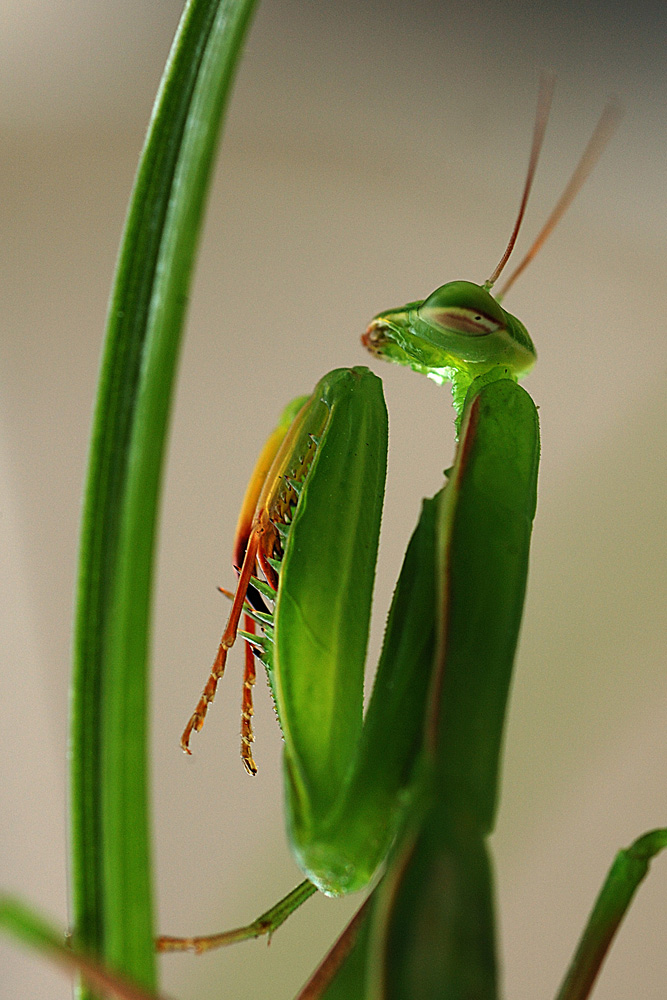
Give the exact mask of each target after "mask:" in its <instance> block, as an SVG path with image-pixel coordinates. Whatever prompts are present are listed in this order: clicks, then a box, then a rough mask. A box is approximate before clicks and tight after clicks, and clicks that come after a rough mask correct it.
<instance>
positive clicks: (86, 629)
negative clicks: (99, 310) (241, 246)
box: [71, 0, 254, 987]
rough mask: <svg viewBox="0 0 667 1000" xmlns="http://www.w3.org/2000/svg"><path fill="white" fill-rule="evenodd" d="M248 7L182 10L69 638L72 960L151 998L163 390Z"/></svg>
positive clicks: (104, 417)
mask: <svg viewBox="0 0 667 1000" xmlns="http://www.w3.org/2000/svg"><path fill="white" fill-rule="evenodd" d="M253 7H254V0H191V2H190V3H188V5H187V6H186V9H185V11H184V14H183V17H182V19H181V23H180V26H179V28H178V31H177V34H176V38H175V41H174V44H173V47H172V51H171V53H170V56H169V59H168V62H167V66H166V69H165V73H164V76H163V80H162V83H161V86H160V90H159V93H158V97H157V100H156V105H155V109H154V112H153V117H152V120H151V125H150V128H149V132H148V136H147V139H146V143H145V147H144V150H143V153H142V157H141V161H140V165H139V170H138V173H137V178H136V182H135V187H134V192H133V195H132V200H131V203H130V209H129V213H128V217H127V221H126V226H125V233H124V236H123V241H122V244H121V251H120V257H119V260H118V267H117V272H116V279H115V284H114V290H113V293H112V297H111V304H110V309H109V318H108V328H107V338H106V345H105V350H104V356H103V360H102V369H101V376H100V385H99V391H98V398H97V404H96V411H95V418H94V425H93V435H92V444H91V452H90V460H89V472H88V484H87V489H86V496H85V509H84V515H83V526H82V536H81V552H80V567H79V583H78V594H77V611H76V625H75V640H74V688H73V701H72V728H71V760H72V765H71V767H72V770H71V812H72V821H71V822H72V829H71V839H72V890H73V914H72V915H73V924H74V935H75V941H76V944H77V946H78V947H82V948H85V950H86V951H87V952H90V953H93V954H96V955H99V956H100V957H101V958H102V959H103V960H104V962H105V963H106V964H108V965H111V966H113V967H114V968H117V969H119V970H122V971H123V972H125V973H127V974H128V975H130V976H131V977H133V978H134V979H136V980H137V981H138V982H141V983H143V984H145V985H146V986H149V987H153V985H154V983H155V959H154V954H153V927H152V885H151V862H150V847H149V829H148V814H147V813H148V810H147V774H146V771H147V766H146V744H147V732H146V716H147V712H146V696H147V691H146V687H147V680H146V677H147V659H148V628H149V617H150V586H151V575H152V563H153V544H154V537H155V524H156V510H157V501H158V493H159V486H160V477H161V468H162V455H163V447H164V439H165V434H166V426H167V418H168V412H169V404H170V397H171V387H172V382H173V377H174V370H175V365H176V360H177V356H178V347H179V340H180V332H181V328H182V323H183V316H184V311H185V304H186V301H187V292H188V287H189V281H190V274H191V270H192V263H193V258H194V254H195V249H196V244H197V238H198V235H199V229H200V223H201V218H202V211H203V206H204V201H205V195H206V190H207V187H208V180H209V176H210V172H211V166H212V162H213V156H214V152H215V149H216V145H217V140H218V136H219V133H220V122H221V117H222V112H223V108H224V105H225V101H226V99H227V96H228V93H229V87H230V83H231V79H232V75H233V71H234V69H235V66H236V62H237V59H238V54H239V50H240V47H241V43H242V41H243V37H244V34H245V30H246V28H247V25H248V22H249V19H250V15H251V13H252V10H253Z"/></svg>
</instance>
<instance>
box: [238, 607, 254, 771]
mask: <svg viewBox="0 0 667 1000" xmlns="http://www.w3.org/2000/svg"><path fill="white" fill-rule="evenodd" d="M245 630H246V632H252V634H253V635H255V623H254V621H253V620H252V618H251V617H250V615H245ZM256 677H257V671H256V669H255V654H254V652H253V649H252V646H251V645H250V643H249V642H246V644H245V670H244V672H243V695H242V698H241V760H242V761H243V764H244V767H245V769H246V771H247V772H248V774H257V765H256V764H255V762H254V760H253V759H252V744H253V742H254V740H255V737H254V735H253V731H252V717H253V707H252V689H253V687H254V686H255V680H256Z"/></svg>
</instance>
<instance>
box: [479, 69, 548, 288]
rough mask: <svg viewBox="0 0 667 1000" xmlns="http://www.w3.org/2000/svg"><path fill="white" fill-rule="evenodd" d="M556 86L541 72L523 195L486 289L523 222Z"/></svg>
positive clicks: (512, 247) (492, 281)
mask: <svg viewBox="0 0 667 1000" xmlns="http://www.w3.org/2000/svg"><path fill="white" fill-rule="evenodd" d="M555 86H556V76H555V74H554V73H543V74H542V75H541V77H540V92H539V95H538V98H537V111H536V112H535V125H534V127H533V145H532V148H531V150H530V160H529V161H528V173H527V174H526V182H525V184H524V186H523V195H522V196H521V204H520V205H519V212H518V215H517V217H516V222H515V223H514V229H513V230H512V235H511V236H510V238H509V242H508V244H507V246H506V247H505V253H504V254H503V255H502V257H501V258H500V260H499V261H498V264H497V265H496V269H495V270H494V272H493V274H492V275H491V277H490V278H487V280H486V281H485V282H484V285H483V286H482V287H483V288H485V289H486V290H487V292H488V291H490V289H491V288H493V286H494V284H495V283H496V281H497V280H498V278H499V277H500V274H501V272H502V270H503V268H504V267H505V264H506V263H507V261H508V260H509V258H510V254H511V253H512V250H513V249H514V244H515V243H516V238H517V236H518V235H519V229H520V228H521V223H522V222H523V216H524V212H525V211H526V205H527V204H528V196H529V195H530V189H531V188H532V186H533V179H534V177H535V170H536V169H537V161H538V160H539V158H540V150H541V149H542V143H543V142H544V133H545V132H546V130H547V122H548V120H549V112H550V111H551V101H552V100H553V96H554V88H555Z"/></svg>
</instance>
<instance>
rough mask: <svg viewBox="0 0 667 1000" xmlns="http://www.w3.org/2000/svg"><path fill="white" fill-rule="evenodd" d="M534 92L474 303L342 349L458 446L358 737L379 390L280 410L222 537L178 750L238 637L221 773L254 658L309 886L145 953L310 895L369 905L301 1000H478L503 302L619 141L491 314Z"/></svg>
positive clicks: (447, 303) (516, 547)
mask: <svg viewBox="0 0 667 1000" xmlns="http://www.w3.org/2000/svg"><path fill="white" fill-rule="evenodd" d="M552 92H553V81H552V80H551V79H549V80H543V83H542V88H541V92H540V99H539V104H538V112H537V117H536V125H535V131H534V136H533V146H532V150H531V156H530V163H529V168H528V173H527V178H526V182H525V187H524V192H523V197H522V201H521V206H520V209H519V213H518V216H517V220H516V223H515V226H514V230H513V232H512V236H511V238H510V240H509V243H508V246H507V249H506V251H505V253H504V254H503V256H502V258H501V260H500V262H499V263H498V265H497V267H496V268H495V269H494V271H493V273H492V274H491V276H490V277H489V278H488V279H487V281H485V282H484V283H483V284H481V285H477V284H474V283H472V282H469V281H451V282H448V283H446V284H444V285H442V286H440V287H439V288H437V289H436V290H435V291H434V292H432V293H431V294H430V295H428V296H427V297H426V298H425V299H423V300H419V301H415V302H411V303H408V304H407V305H405V306H403V307H401V308H398V309H391V310H388V311H385V312H382V313H379V314H378V315H377V316H376V317H375V318H374V319H373V320H372V322H371V323H370V324H369V326H368V328H367V330H366V333H365V334H364V335H363V337H362V342H363V344H364V346H365V347H366V348H367V349H368V350H369V351H370V352H371V354H372V355H374V356H375V357H377V358H381V359H383V360H388V361H391V362H394V363H398V364H401V365H405V366H407V367H410V368H412V369H413V370H415V371H417V372H418V373H421V374H425V375H426V376H427V377H429V378H430V379H432V380H434V381H436V382H439V383H446V382H449V383H451V386H452V397H453V404H454V409H455V411H456V429H457V436H458V446H457V451H456V456H455V460H454V464H453V466H452V468H451V469H449V470H448V472H447V474H446V475H447V482H446V484H445V486H444V487H443V489H442V490H440V492H439V493H438V494H437V495H436V496H435V497H433V498H432V499H430V500H426V501H424V505H423V509H422V514H421V517H420V519H419V522H418V525H417V527H416V529H415V532H414V534H413V536H412V539H411V541H410V544H409V546H408V549H407V552H406V555H405V559H404V563H403V567H402V569H401V573H400V575H399V579H398V583H397V586H396V590H395V593H394V598H393V601H392V605H391V608H390V611H389V617H388V621H387V628H386V633H385V639H384V645H383V649H382V653H381V656H380V661H379V665H378V668H377V672H376V678H375V684H374V688H373V693H372V696H371V698H370V700H369V704H368V707H367V709H366V712H365V714H364V704H363V678H364V666H365V658H366V647H367V642H368V629H369V618H370V607H371V599H372V589H373V580H374V574H375V562H376V557H377V550H378V541H379V532H380V520H381V515H382V497H383V492H384V479H385V472H386V452H387V414H386V407H385V404H384V398H383V394H382V385H381V382H380V380H379V378H378V377H377V376H375V375H374V374H373V373H372V372H370V371H369V370H368V369H366V368H361V367H356V368H348V369H336V370H334V371H332V372H330V373H329V374H328V375H325V376H324V377H323V378H322V379H321V380H320V381H319V382H318V384H317V386H316V387H315V389H314V391H313V393H312V394H311V395H310V396H308V397H299V398H298V399H296V400H294V401H293V402H292V403H290V404H289V406H288V407H287V408H286V409H285V411H284V412H283V414H282V417H281V419H280V421H279V423H278V426H277V427H276V429H275V431H274V432H273V434H272V435H271V437H270V438H269V440H268V441H267V444H266V446H265V448H264V450H263V451H262V453H261V455H260V458H259V460H258V462H257V466H256V468H255V472H254V474H253V476H252V478H251V481H250V484H249V487H248V490H247V492H246V496H245V499H244V502H243V505H242V510H241V514H240V517H239V522H238V527H237V534H236V542H235V549H234V565H235V568H236V570H237V573H238V584H237V587H236V590H235V592H234V594H233V595H231V594H230V595H229V596H230V597H231V598H232V610H231V613H230V617H229V620H228V623H227V626H226V628H225V631H224V633H223V636H222V640H221V643H220V647H219V649H218V653H217V655H216V658H215V661H214V664H213V667H212V669H211V672H210V675H209V678H208V681H207V683H206V686H205V688H204V691H203V694H202V696H201V698H200V701H199V703H198V704H197V707H196V709H195V711H194V713H193V715H192V716H191V718H190V720H189V722H188V724H187V726H186V728H185V731H184V733H183V737H182V746H183V749H184V750H186V752H190V748H189V744H190V737H191V735H192V733H193V732H198V731H199V730H201V728H202V726H203V723H204V719H205V716H206V713H207V710H208V707H209V705H210V703H211V702H212V701H213V698H214V696H215V693H216V689H217V685H218V682H219V680H220V678H221V677H222V675H223V673H224V671H225V667H226V661H227V656H228V652H229V650H230V649H231V648H232V646H233V645H234V642H235V640H236V638H237V636H241V638H242V639H243V640H244V642H245V672H244V681H243V696H242V721H241V757H242V760H243V763H244V766H245V768H246V770H247V771H248V772H249V773H250V774H254V773H256V770H257V765H256V764H255V761H254V758H253V753H252V745H253V742H254V734H253V730H252V688H253V685H254V683H255V671H256V667H255V660H256V658H259V659H260V660H261V661H262V663H263V664H264V666H265V668H266V672H267V677H268V681H269V685H270V688H271V693H272V696H273V699H274V704H275V708H276V713H277V716H278V720H279V723H280V727H281V730H282V734H283V738H284V741H285V746H284V782H285V800H286V812H287V828H288V837H289V840H290V844H291V847H292V851H293V854H294V857H295V859H296V861H297V863H298V865H299V867H300V868H301V870H302V871H303V873H304V875H305V876H306V879H307V881H306V882H304V883H302V885H301V886H300V887H298V888H297V890H295V891H294V893H292V894H290V896H288V897H286V899H285V900H284V901H282V903H281V904H279V905H278V907H276V908H275V910H274V911H269V913H268V914H267V915H265V917H264V918H260V920H259V921H257V922H255V924H254V925H250V927H249V928H245V929H241V931H240V932H231V936H230V935H218V936H216V937H215V938H212V939H203V938H202V939H171V938H163V939H160V945H159V946H160V948H161V949H162V950H175V949H177V948H181V947H194V948H196V949H197V950H205V949H206V948H207V947H210V946H212V945H213V944H216V943H226V941H227V940H235V939H239V938H240V937H249V936H256V934H258V933H262V932H266V931H269V932H271V931H272V930H274V929H275V927H276V926H278V924H279V923H280V922H282V920H283V919H285V917H286V916H287V915H289V913H290V912H292V911H293V910H294V909H295V908H296V907H297V906H298V905H300V904H301V903H302V902H303V901H304V900H305V899H306V898H307V897H308V896H309V895H310V894H312V892H313V891H315V889H319V890H320V891H322V892H323V893H325V894H327V895H331V896H336V895H344V894H347V893H350V892H354V891H357V890H360V889H364V888H366V887H368V886H372V887H373V891H372V893H371V895H370V896H369V898H368V900H367V902H366V903H365V904H364V906H363V907H362V910H361V911H360V914H359V915H358V916H357V918H355V920H354V921H353V922H352V924H351V925H350V928H349V929H348V931H347V932H345V933H344V935H343V936H342V938H341V939H340V942H339V943H338V944H337V945H336V946H335V947H334V949H333V950H332V953H331V956H330V957H329V958H328V959H327V960H326V961H325V963H324V966H323V971H322V972H320V973H318V974H316V977H315V978H314V980H313V982H312V983H311V984H310V985H309V986H308V987H306V990H304V992H303V994H301V995H302V996H304V997H306V996H309V997H314V996H323V997H328V998H329V1000H335V998H336V997H344V996H355V997H369V998H396V1000H401V998H407V997H411V998H412V997H414V998H418V1000H419V998H422V997H423V998H431V997H433V998H436V997H438V998H439V997H447V998H459V997H460V998H462V1000H463V998H472V997H474V998H475V1000H486V998H488V1000H493V998H495V997H496V996H497V993H498V987H497V969H496V946H495V926H494V915H493V878H492V872H491V862H490V858H489V853H488V847H487V838H488V835H489V834H490V832H491V831H492V829H493V824H494V819H495V814H496V809H497V801H498V780H499V760H500V753H501V748H502V734H503V725H504V718H505V712H506V705H507V697H508V691H509V684H510V678H511V671H512V666H513V660H514V653H515V649H516V645H517V641H518V634H519V628H520V623H521V615H522V609H523V599H524V593H525V587H526V578H527V570H528V554H529V545H530V535H531V530H532V520H533V516H534V513H535V507H536V497H537V473H538V464H539V448H540V445H539V427H538V419H537V411H536V408H535V406H534V404H533V402H532V400H531V398H530V396H529V395H528V394H527V393H526V392H525V391H524V390H523V389H522V388H521V387H520V386H519V385H518V379H519V378H521V377H523V376H524V375H525V374H527V373H528V372H529V371H530V369H531V368H532V366H533V365H534V363H535V360H536V352H535V348H534V345H533V342H532V340H531V337H530V335H529V334H528V331H527V330H526V329H525V327H524V326H523V324H522V323H521V322H520V320H518V319H517V318H516V317H515V316H513V315H512V314H511V313H509V312H507V311H506V310H505V309H504V308H503V306H502V305H501V304H500V302H501V299H502V298H503V297H504V295H505V294H506V292H507V290H508V289H509V287H511V285H512V284H513V282H514V281H515V280H516V278H517V277H518V275H519V274H520V273H521V271H522V270H523V269H524V267H525V266H526V265H527V263H528V262H529V261H530V260H531V259H532V257H534V255H535V254H536V253H537V251H538V250H539V248H540V247H541V246H542V244H543V243H544V241H545V239H546V238H547V236H548V235H549V233H550V232H551V231H552V230H553V228H554V226H555V225H556V224H557V222H558V221H559V220H560V218H561V217H562V215H563V213H564V212H565V210H566V209H567V207H568V206H569V204H570V202H571V201H572V198H573V197H574V195H575V194H576V192H577V191H578V190H579V188H580V187H581V185H582V183H583V181H584V180H585V178H586V176H587V175H588V173H589V172H590V170H591V169H592V167H593V165H594V163H595V161H596V160H597V158H598V156H599V155H600V153H601V151H602V149H603V148H604V145H605V144H606V142H607V140H608V138H609V137H610V135H611V133H612V132H613V129H614V128H615V126H616V123H617V120H618V110H617V108H616V106H615V105H610V106H609V107H608V108H607V109H606V111H605V113H604V114H603V116H602V118H601V120H600V123H599V125H598V128H597V129H596V132H595V133H594V135H593V137H592V139H591V142H590V143H589V145H588V147H587V149H586V151H585V153H584V155H583V157H582V159H581V161H580V163H579V165H578V167H577V169H576V170H575V172H574V174H573V176H572V179H571V181H570V183H569V184H568V186H567V187H566V189H565V191H564V193H563V195H562V197H561V199H560V200H559V202H558V203H557V205H556V207H555V209H554V211H553V213H552V215H551V216H550V218H549V219H548V221H547V223H546V224H545V226H544V227H543V229H542V231H541V232H540V234H539V235H538V237H537V239H536V240H535V242H534V244H533V246H532V247H531V249H530V250H529V251H528V253H527V255H526V257H525V258H524V260H523V262H522V263H521V264H520V265H519V267H518V268H517V269H516V270H515V271H514V273H513V274H512V275H511V276H510V278H509V279H507V280H506V282H505V286H504V288H503V289H502V291H501V293H500V294H498V295H497V296H495V297H494V296H493V295H492V294H491V290H492V288H493V287H494V285H495V283H496V281H497V279H498V278H499V276H500V274H501V272H502V271H503V269H504V267H505V265H506V263H507V261H508V259H509V256H510V253H511V252H512V249H513V247H514V244H515V241H516V238H517V235H518V231H519V227H520V225H521V222H522V219H523V215H524V211H525V207H526V203H527V199H528V195H529V193H530V189H531V185H532V181H533V177H534V173H535V169H536V165H537V160H538V156H539V152H540V148H541V145H542V141H543V138H544V133H545V129H546V123H547V118H548V113H549V107H550V103H551V98H552ZM242 618H243V624H244V628H243V629H241V628H240V624H241V619H242ZM258 629H259V631H258ZM665 845H667V831H664V830H657V831H653V832H652V833H650V834H647V835H646V836H645V837H643V838H640V840H639V841H637V842H636V843H635V844H634V845H632V847H631V848H630V849H629V850H628V851H627V852H621V855H619V858H618V859H617V861H616V862H615V867H614V868H613V869H612V872H611V873H610V877H609V879H608V881H607V883H605V886H604V888H603V890H602V893H601V896H600V899H599V900H598V904H596V910H594V913H593V915H592V917H591V921H590V923H589V925H588V927H587V929H586V931H585V933H584V938H583V939H582V943H581V945H580V948H579V950H578V952H577V955H576V956H575V959H574V961H573V964H572V967H571V969H570V970H569V972H568V975H567V977H566V979H565V982H564V984H563V987H562V989H561V992H560V993H559V1000H578V998H583V997H585V996H587V995H588V993H589V992H590V989H591V988H592V984H593V981H594V978H595V975H596V974H597V970H598V969H599V965H600V963H601V961H602V958H603V957H604V953H605V950H606V948H607V947H608V944H609V942H610V940H611V937H612V936H613V933H614V932H615V930H616V928H617V926H618V923H619V922H620V919H621V917H622V915H623V913H624V912H625V909H626V908H627V905H628V904H629V901H630V898H631V896H632V893H633V892H634V891H635V889H636V887H637V885H638V884H639V882H640V881H641V878H643V876H644V874H645V873H646V870H647V867H648V862H649V860H650V858H651V857H652V856H653V855H654V854H655V853H657V852H658V851H659V850H661V849H662V848H663V847H664V846H665ZM244 931H245V932H246V933H244ZM234 935H236V937H234ZM223 939H224V940H223ZM179 941H180V943H179Z"/></svg>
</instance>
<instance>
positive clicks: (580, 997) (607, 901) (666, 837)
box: [556, 829, 667, 1000]
mask: <svg viewBox="0 0 667 1000" xmlns="http://www.w3.org/2000/svg"><path fill="white" fill-rule="evenodd" d="M666 847H667V830H665V829H662V830H651V831H650V832H649V833H645V834H644V835H643V836H642V837H639V839H638V840H635V842H634V844H631V845H630V847H627V848H625V849H624V850H621V851H619V852H618V854H617V855H616V857H615V858H614V862H613V864H612V866H611V868H610V869H609V872H608V874H607V878H606V879H605V882H604V885H603V886H602V889H601V890H600V894H599V896H598V898H597V899H596V901H595V905H594V906H593V910H592V912H591V915H590V917H589V918H588V923H587V925H586V928H585V930H584V933H583V934H582V936H581V940H580V942H579V945H578V947H577V950H576V952H575V954H574V958H573V959H572V963H571V965H570V968H569V969H568V970H567V974H566V976H565V979H564V980H563V984H562V986H561V988H560V990H559V991H558V996H557V997H556V1000H586V998H587V997H588V996H590V993H591V990H592V989H593V986H594V985H595V981H596V979H597V977H598V974H599V972H600V969H601V968H602V963H603V962H604V960H605V958H606V955H607V952H608V951H609V948H610V947H611V944H612V942H613V940H614V938H615V936H616V933H617V931H618V929H619V927H620V926H621V922H622V921H623V918H624V917H625V914H626V912H627V909H628V907H629V906H630V903H631V902H632V900H633V897H634V894H635V892H636V891H637V889H638V888H639V886H640V884H641V882H642V881H643V879H644V878H645V876H646V875H647V874H648V870H649V867H650V863H651V861H652V860H653V858H654V857H655V856H656V854H659V853H660V851H663V850H664V849H665V848H666Z"/></svg>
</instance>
